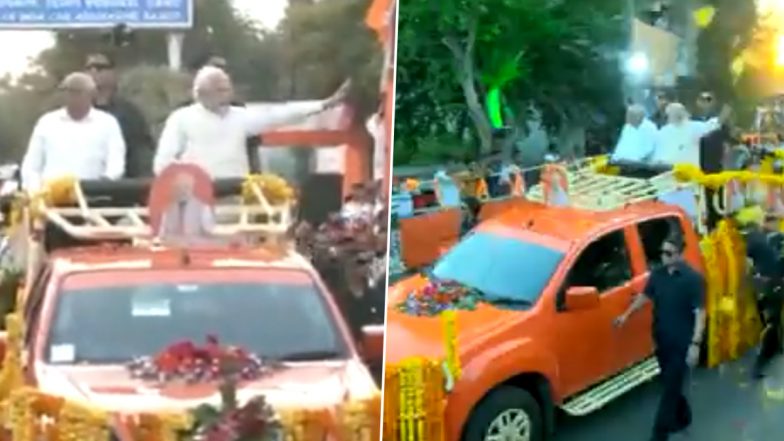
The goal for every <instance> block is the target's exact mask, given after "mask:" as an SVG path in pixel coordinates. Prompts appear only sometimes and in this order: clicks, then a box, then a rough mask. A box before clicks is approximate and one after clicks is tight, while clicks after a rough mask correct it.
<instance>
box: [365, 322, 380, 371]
mask: <svg viewBox="0 0 784 441" xmlns="http://www.w3.org/2000/svg"><path fill="white" fill-rule="evenodd" d="M362 356H363V358H364V359H365V361H366V362H367V363H369V364H381V362H382V360H383V359H384V326H383V325H365V326H363V327H362Z"/></svg>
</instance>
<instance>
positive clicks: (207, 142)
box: [154, 66, 348, 178]
mask: <svg viewBox="0 0 784 441" xmlns="http://www.w3.org/2000/svg"><path fill="white" fill-rule="evenodd" d="M347 89H348V83H346V84H344V85H343V86H341V88H340V89H339V90H338V91H337V92H336V93H335V94H334V95H333V96H332V97H330V98H328V99H326V100H323V101H319V102H317V103H310V102H308V103H292V104H289V105H287V106H282V107H281V108H280V109H279V110H269V109H264V110H257V109H251V108H244V107H236V106H232V105H231V102H232V98H233V95H234V89H233V86H232V82H231V78H230V77H229V75H228V74H227V73H226V72H224V71H223V70H222V69H220V68H218V67H215V66H206V67H204V68H202V69H201V70H200V71H199V72H198V73H197V74H196V77H195V79H194V87H193V94H194V99H195V102H194V103H193V104H191V105H189V106H186V107H182V108H180V109H177V110H176V111H174V113H172V114H171V115H170V116H169V118H168V120H167V121H166V125H165V126H164V129H163V132H162V133H161V137H160V140H159V142H158V150H157V152H156V155H155V161H154V169H155V170H154V171H155V173H156V174H158V173H160V172H161V170H163V169H164V168H166V167H167V166H168V165H169V164H171V163H172V162H175V161H183V162H190V163H194V164H196V165H198V166H200V167H202V168H203V169H204V170H206V171H207V172H208V173H209V174H210V175H211V176H212V177H213V178H239V177H243V176H245V175H247V174H248V172H249V171H250V164H249V158H248V152H247V148H246V139H247V138H248V137H249V136H256V135H260V134H261V133H262V132H263V131H265V130H268V129H271V128H273V127H279V126H282V125H286V124H293V123H296V122H299V121H302V120H303V119H305V118H307V117H309V116H311V115H314V114H317V113H320V112H323V111H325V110H327V109H329V108H331V107H333V106H335V105H337V104H338V103H339V102H340V101H342V100H343V98H344V97H345V94H346V92H347Z"/></svg>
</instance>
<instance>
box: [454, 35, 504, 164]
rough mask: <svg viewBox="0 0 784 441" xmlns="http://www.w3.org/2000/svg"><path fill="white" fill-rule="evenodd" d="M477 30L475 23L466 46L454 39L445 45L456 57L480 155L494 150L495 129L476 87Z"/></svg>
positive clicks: (458, 72) (456, 69)
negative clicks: (474, 54) (475, 52)
mask: <svg viewBox="0 0 784 441" xmlns="http://www.w3.org/2000/svg"><path fill="white" fill-rule="evenodd" d="M476 28H477V24H476V23H474V25H473V26H472V27H471V29H470V31H469V33H468V37H467V38H466V43H465V45H462V44H460V43H459V42H458V40H457V39H456V38H453V37H447V38H444V39H443V43H444V45H445V46H446V47H447V48H448V49H449V51H450V52H452V56H453V57H454V64H455V73H456V74H457V76H458V78H459V80H460V87H462V89H463V97H464V98H465V101H466V106H467V107H468V116H469V117H470V118H471V121H472V122H473V123H474V128H475V129H476V133H477V135H478V137H479V152H480V154H488V153H490V152H492V150H493V127H492V126H491V125H490V120H489V119H488V117H487V114H486V113H485V109H484V107H483V106H482V102H481V100H480V99H479V92H478V91H477V87H476V75H475V72H474V60H473V53H474V43H475V41H476Z"/></svg>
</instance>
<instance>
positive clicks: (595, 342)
mask: <svg viewBox="0 0 784 441" xmlns="http://www.w3.org/2000/svg"><path fill="white" fill-rule="evenodd" d="M504 205H505V206H504V207H498V208H499V209H498V210H497V215H496V216H495V217H494V218H492V219H489V220H487V221H485V222H483V223H481V224H480V225H479V226H478V227H477V229H476V231H480V232H490V233H493V234H495V235H502V236H505V237H507V238H509V240H524V241H528V242H534V243H537V244H539V245H544V246H547V247H549V248H552V249H555V250H558V251H561V252H563V253H565V257H564V259H563V261H562V262H561V263H560V265H559V266H558V269H557V270H556V272H555V274H554V275H553V277H552V278H551V279H550V281H549V282H548V284H547V286H546V287H545V289H544V291H543V293H542V295H541V297H540V298H539V300H538V301H537V302H536V303H535V304H534V305H533V306H532V307H531V308H529V309H527V310H524V311H513V310H504V309H499V308H496V307H493V306H490V305H486V304H480V305H479V306H478V308H477V309H476V310H474V311H459V312H458V313H457V327H458V347H459V357H460V360H461V363H462V369H463V376H462V378H461V379H460V380H459V381H458V382H457V383H456V385H455V388H454V389H453V390H452V391H451V392H450V393H449V394H448V395H447V403H446V423H447V439H448V440H449V441H457V440H459V439H460V437H461V433H462V430H463V428H464V425H465V424H466V422H467V419H468V417H469V415H470V413H471V410H472V409H473V408H474V406H475V405H476V404H477V403H478V402H479V401H480V400H481V398H482V397H483V396H484V395H485V394H486V393H487V392H488V391H489V390H491V389H492V388H493V387H495V386H497V385H499V384H501V383H503V382H504V381H506V380H508V379H510V378H512V377H515V376H517V375H521V374H537V375H539V376H541V377H543V378H545V379H546V380H547V381H548V383H549V386H550V387H549V390H550V391H551V394H552V396H551V397H550V398H551V399H552V402H553V403H555V404H556V405H557V404H560V403H562V402H563V401H564V400H565V399H566V398H568V397H570V396H572V395H574V394H575V393H577V392H580V391H581V390H584V389H586V388H588V387H590V386H591V385H592V384H595V383H597V382H599V381H601V380H602V379H606V378H608V377H610V376H612V375H613V374H615V373H617V372H620V371H622V370H623V369H624V368H625V367H628V366H629V365H631V364H634V363H636V362H640V361H642V360H644V359H645V358H646V357H648V356H650V355H651V354H652V353H653V342H652V339H651V332H650V329H651V321H652V314H651V307H650V305H647V306H646V307H645V308H644V309H643V310H642V311H640V312H639V313H637V314H635V315H633V316H632V317H631V318H630V319H629V321H628V322H627V324H626V325H625V327H624V328H623V329H615V328H614V327H613V325H612V323H613V319H614V318H615V317H617V316H618V315H620V314H621V313H622V312H623V311H624V310H625V309H626V308H627V307H628V305H629V304H630V302H631V300H632V297H633V296H634V295H635V294H636V293H640V292H642V290H643V288H644V285H645V283H646V281H647V277H648V274H649V273H648V269H647V264H646V261H645V257H644V252H643V249H642V244H641V242H640V240H639V239H640V238H639V234H638V230H637V228H636V226H637V224H639V223H640V222H642V221H645V220H650V219H654V218H661V217H673V216H674V217H677V218H678V219H680V223H681V227H682V228H683V230H684V231H685V232H686V237H685V241H686V244H687V250H686V254H685V255H686V259H687V260H688V262H689V263H690V264H691V265H692V266H693V267H694V268H695V269H697V270H699V271H700V272H702V271H703V263H702V257H701V254H700V250H699V244H698V237H697V235H696V233H694V231H693V228H692V227H691V224H690V223H689V221H688V220H687V219H686V216H685V214H684V213H683V212H682V211H681V210H680V209H679V208H677V207H674V206H671V205H665V204H662V203H658V202H650V203H648V202H645V203H638V204H634V205H630V206H627V207H625V208H624V209H618V210H612V211H600V212H593V211H586V210H579V209H574V208H566V207H548V206H545V205H541V204H535V203H531V202H526V201H522V200H518V201H516V202H509V201H505V203H504ZM504 209H505V210H504ZM500 211H503V212H502V213H498V212H500ZM620 229H623V232H624V235H625V237H626V239H627V248H628V249H627V251H628V253H629V256H630V259H631V266H632V271H633V277H632V280H631V282H630V283H628V284H626V285H624V286H622V287H620V288H616V289H611V290H608V291H607V292H604V293H602V295H601V299H600V305H599V307H598V308H596V309H594V310H590V311H574V312H573V313H559V312H558V311H557V308H556V295H557V292H558V291H559V290H560V287H561V285H562V283H563V282H564V280H565V277H566V273H567V272H568V269H569V268H570V267H571V266H572V264H573V263H574V262H575V261H576V259H577V257H578V256H579V253H580V252H581V251H582V250H583V249H584V248H585V247H586V246H588V244H589V243H591V242H592V241H593V240H595V239H597V238H599V237H600V236H601V235H603V234H605V233H608V232H611V231H615V230H620ZM520 276H521V277H525V275H524V273H522V272H521V275H520ZM426 283H427V281H426V279H425V278H424V276H421V275H416V276H412V277H410V278H408V279H404V280H401V281H400V282H399V283H397V284H395V285H394V286H392V287H390V291H389V297H388V298H389V307H388V308H389V312H388V316H387V345H386V362H387V363H396V362H399V361H401V360H402V359H405V358H407V357H411V356H424V357H428V358H433V359H440V358H442V357H443V356H444V351H445V349H444V341H443V337H442V330H441V326H442V325H441V322H440V320H439V319H438V318H430V317H414V316H409V315H406V314H404V313H403V312H400V311H398V310H397V309H396V305H397V304H399V303H400V302H401V301H402V300H403V299H405V298H406V296H407V294H408V293H409V292H411V291H412V290H414V289H416V288H421V287H422V286H424V285H425V284H426Z"/></svg>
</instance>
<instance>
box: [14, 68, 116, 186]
mask: <svg viewBox="0 0 784 441" xmlns="http://www.w3.org/2000/svg"><path fill="white" fill-rule="evenodd" d="M60 90H61V91H62V92H63V93H64V95H65V106H64V107H62V108H60V109H57V110H54V111H52V112H49V113H46V114H44V115H43V116H41V118H40V119H39V120H38V122H37V123H36V125H35V128H34V129H33V134H32V136H31V137H30V143H29V145H28V147H27V153H26V154H25V157H24V160H23V161H22V170H21V174H22V185H23V187H24V188H25V189H26V190H33V191H35V190H37V189H39V188H40V187H41V186H42V185H43V184H44V183H45V182H46V181H49V180H54V179H58V178H63V177H74V178H77V179H119V178H121V177H122V176H123V173H124V172H125V148H126V147H125V141H124V140H123V136H122V130H121V129H120V124H119V123H118V122H117V120H116V119H115V118H114V117H113V116H112V115H110V114H108V113H106V112H104V111H102V110H98V109H96V108H94V107H93V106H92V102H93V97H94V95H95V90H96V88H95V82H94V81H93V79H92V78H91V77H90V76H89V75H87V74H85V73H80V72H79V73H73V74H71V75H68V76H67V77H66V78H65V80H63V83H62V84H61V86H60Z"/></svg>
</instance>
